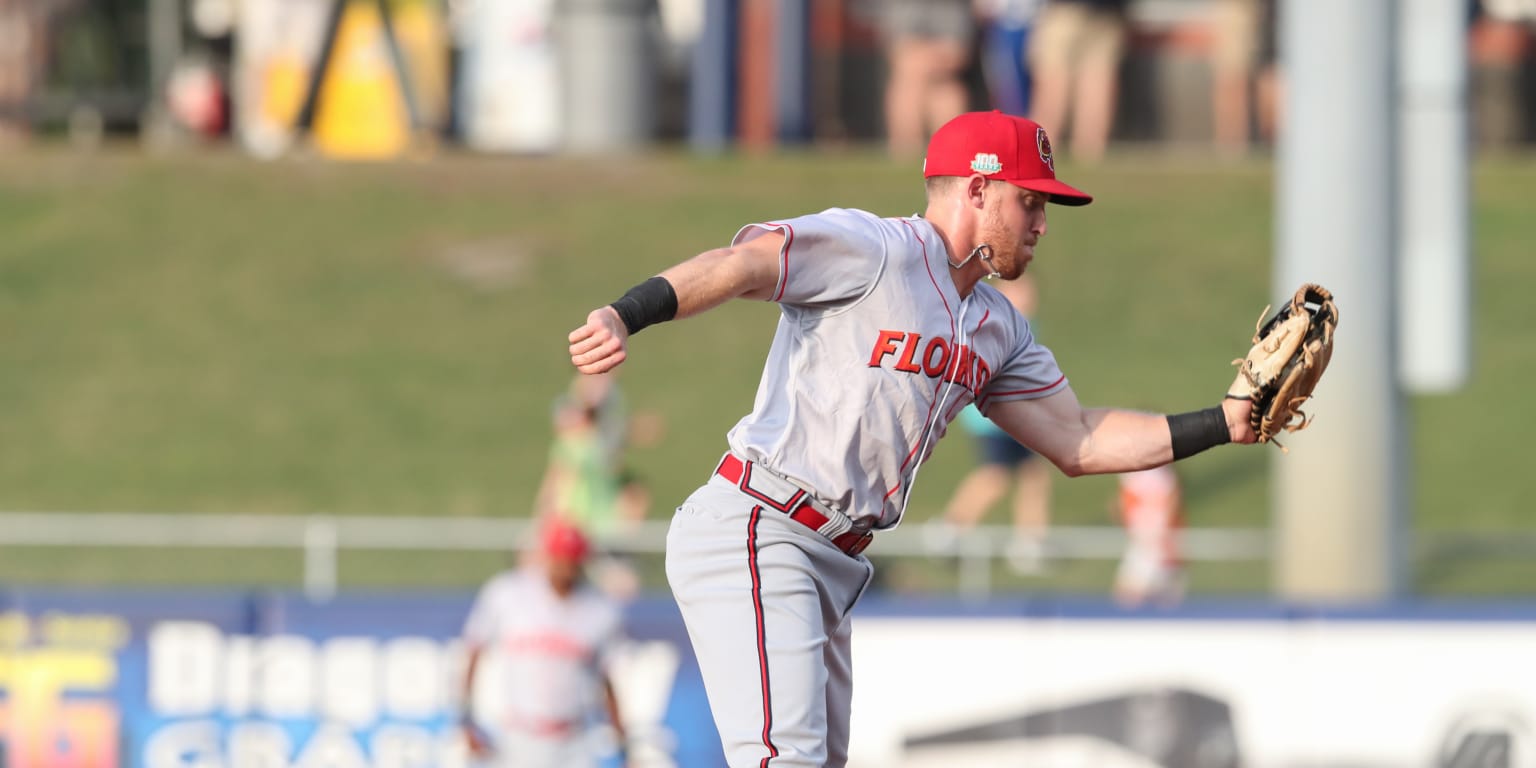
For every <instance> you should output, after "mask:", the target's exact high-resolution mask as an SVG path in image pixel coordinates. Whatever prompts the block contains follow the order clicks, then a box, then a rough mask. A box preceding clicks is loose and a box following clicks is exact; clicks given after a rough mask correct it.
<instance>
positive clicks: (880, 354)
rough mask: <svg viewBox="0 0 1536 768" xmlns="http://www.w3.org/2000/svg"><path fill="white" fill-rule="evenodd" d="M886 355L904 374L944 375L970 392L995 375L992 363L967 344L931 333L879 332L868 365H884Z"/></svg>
mask: <svg viewBox="0 0 1536 768" xmlns="http://www.w3.org/2000/svg"><path fill="white" fill-rule="evenodd" d="M887 358H890V359H892V360H893V361H894V362H893V364H892V365H891V369H892V370H896V371H900V372H901V373H913V374H916V373H921V374H923V375H924V376H927V377H929V378H931V379H936V378H939V377H940V375H941V374H942V376H943V380H944V381H949V382H953V383H955V384H958V385H960V386H962V387H965V388H966V389H969V390H970V391H971V392H973V393H974V392H979V391H981V389H982V388H983V387H985V386H986V385H987V381H988V380H990V379H991V378H992V366H990V365H988V364H987V361H986V360H985V359H983V358H982V356H981V355H979V354H977V353H976V351H975V350H974V349H971V347H970V346H969V345H966V344H952V343H950V340H949V339H946V338H944V337H943V336H929V337H927V338H926V339H924V337H923V335H922V334H921V333H915V332H911V331H886V330H882V331H880V335H879V337H878V338H876V339H875V348H874V350H873V351H871V352H870V354H869V367H871V368H882V367H885V363H886V360H887Z"/></svg>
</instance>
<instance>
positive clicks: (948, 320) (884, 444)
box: [728, 208, 1067, 528]
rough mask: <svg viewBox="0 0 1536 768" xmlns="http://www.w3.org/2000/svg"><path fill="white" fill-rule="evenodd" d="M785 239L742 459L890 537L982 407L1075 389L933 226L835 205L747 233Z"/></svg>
mask: <svg viewBox="0 0 1536 768" xmlns="http://www.w3.org/2000/svg"><path fill="white" fill-rule="evenodd" d="M773 231H778V232H782V233H783V235H784V246H783V248H782V250H781V252H780V256H779V258H780V275H779V283H778V285H777V287H776V288H775V290H774V294H773V297H772V300H773V301H776V302H778V303H779V305H780V307H781V308H782V316H781V317H780V319H779V326H778V330H777V332H776V334H775V335H774V339H773V346H772V348H771V350H770V351H769V353H768V362H767V365H766V366H765V367H764V370H763V378H762V383H761V384H760V385H759V386H758V390H757V398H756V402H755V403H754V404H753V407H752V413H750V414H748V415H747V416H746V417H745V418H743V419H742V420H741V421H740V422H739V423H738V424H737V425H736V427H735V428H734V429H732V430H731V432H730V435H729V438H728V440H729V442H730V446H731V448H732V449H733V450H734V451H736V453H737V454H739V455H741V456H742V457H743V458H746V459H750V460H752V461H756V462H758V463H761V464H762V465H764V466H766V467H768V468H769V469H772V470H774V471H776V472H778V473H779V474H781V475H783V476H785V477H787V478H789V479H791V480H793V481H795V482H796V483H797V484H798V485H800V486H801V487H803V488H805V489H807V490H809V491H810V492H811V493H812V494H814V495H816V496H817V497H818V498H819V499H820V500H821V501H823V502H825V503H826V504H827V505H829V506H831V507H832V508H834V509H837V510H839V511H842V512H844V513H846V514H847V515H848V516H849V517H851V518H854V519H859V518H865V517H869V518H873V519H874V520H873V522H874V525H875V527H876V528H890V527H893V526H895V525H896V524H897V522H898V521H899V520H900V518H901V514H902V512H903V511H904V509H905V507H906V498H907V496H908V495H909V492H910V489H911V486H912V483H913V481H914V480H915V479H916V477H917V470H918V468H919V466H921V464H922V462H923V461H925V460H926V459H927V457H928V454H929V453H930V452H932V450H933V447H934V444H935V443H937V442H938V440H939V438H940V437H943V435H944V432H945V430H946V429H947V428H948V425H949V422H950V421H952V420H953V419H954V418H955V417H956V416H957V415H958V414H959V413H960V411H961V409H963V408H964V407H965V406H966V405H967V404H968V403H970V402H972V401H973V400H974V401H976V403H977V407H978V408H980V409H981V411H982V413H986V412H987V411H988V409H989V408H990V407H991V405H992V404H993V403H996V402H1000V401H1004V400H1018V399H1025V398H1036V397H1044V396H1047V395H1051V394H1054V393H1056V392H1059V391H1061V390H1062V389H1063V388H1065V387H1066V385H1067V380H1066V377H1065V376H1063V375H1062V373H1061V370H1060V368H1058V367H1057V365H1056V358H1055V356H1054V355H1052V354H1051V351H1050V350H1049V349H1047V348H1045V347H1044V346H1042V345H1041V344H1039V343H1038V342H1037V341H1036V340H1035V338H1034V335H1033V334H1032V333H1031V332H1030V327H1029V322H1028V321H1027V320H1025V319H1024V317H1023V316H1021V315H1020V314H1019V313H1018V312H1017V311H1016V310H1015V309H1014V308H1013V305H1012V304H1010V303H1009V302H1008V300H1007V299H1006V298H1005V297H1004V296H1003V295H1002V294H1001V293H999V292H998V291H997V290H995V289H994V288H992V286H990V285H986V284H985V283H982V284H978V285H977V286H976V289H975V290H974V291H973V292H972V294H971V295H970V296H969V297H967V298H966V299H964V300H962V299H961V298H960V296H959V294H958V293H956V291H955V286H954V283H953V282H952V281H951V280H950V279H949V275H948V271H949V269H950V267H949V265H948V256H947V254H946V251H945V249H944V244H943V242H942V241H941V240H940V239H939V235H938V233H937V232H935V231H934V229H933V227H932V226H931V225H930V224H929V223H928V222H926V221H924V220H923V219H922V218H920V217H917V216H913V217H910V218H881V217H879V216H876V215H874V214H871V213H867V212H865V211H859V210H852V209H839V208H834V209H830V210H827V211H824V212H822V213H820V214H814V215H810V216H802V217H800V218H795V219H789V220H786V221H780V222H775V223H768V224H754V225H751V226H748V227H745V228H743V229H742V230H741V231H740V232H739V233H737V235H736V238H735V242H736V243H742V242H746V241H748V240H751V239H753V238H755V237H759V236H761V235H763V234H765V233H767V232H773Z"/></svg>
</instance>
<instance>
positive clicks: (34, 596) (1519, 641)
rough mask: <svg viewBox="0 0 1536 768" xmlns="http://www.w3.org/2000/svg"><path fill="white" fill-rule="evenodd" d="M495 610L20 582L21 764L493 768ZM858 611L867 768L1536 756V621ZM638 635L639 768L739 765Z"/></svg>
mask: <svg viewBox="0 0 1536 768" xmlns="http://www.w3.org/2000/svg"><path fill="white" fill-rule="evenodd" d="M471 598H472V594H470V593H468V592H464V593H458V592H441V593H404V594H402V593H392V594H372V595H364V594H348V595H343V596H341V597H338V598H336V599H333V600H330V601H327V602H324V603H312V602H309V601H307V600H305V599H304V598H303V597H301V596H298V595H295V594H289V593H266V592H240V591H196V592H192V591H188V592H164V591H156V592H138V591H118V590H107V589H103V590H84V591H57V590H17V589H12V590H7V591H0V765H3V766H5V768H120V767H121V768H226V767H227V768H428V767H433V768H437V767H441V768H457V767H458V766H469V765H472V762H471V761H470V760H469V757H468V755H467V754H466V750H465V747H464V744H463V740H462V735H461V733H460V731H459V726H458V723H459V718H460V702H461V701H462V700H463V696H464V693H463V691H462V685H461V682H460V681H461V680H462V679H463V665H464V654H463V652H462V648H461V646H460V643H459V641H458V639H457V636H458V633H459V631H460V627H461V624H462V623H463V620H464V616H465V614H466V612H467V611H468V609H469V605H470V601H471ZM855 621H856V628H855V630H854V653H853V656H854V659H855V671H854V678H855V680H856V681H857V682H856V684H855V694H854V702H853V724H852V725H853V728H852V731H853V742H852V745H851V753H852V756H851V760H850V765H851V766H855V767H856V768H857V767H862V766H870V767H872V766H909V767H913V768H923V767H925V766H934V767H939V766H942V768H955V767H956V766H1025V765H1049V766H1058V765H1092V766H1102V767H1106V768H1117V767H1118V766H1126V767H1127V768H1129V767H1131V766H1135V767H1136V768H1147V766H1168V767H1169V768H1207V767H1210V768H1218V767H1219V768H1236V767H1237V766H1248V767H1250V768H1253V767H1258V768H1263V767H1265V766H1323V765H1330V766H1331V765H1350V766H1383V767H1386V766H1405V765H1417V766H1443V767H1445V768H1455V767H1460V766H1509V767H1511V768H1515V767H1519V766H1533V765H1536V671H1533V670H1536V665H1532V664H1531V663H1530V660H1529V657H1530V655H1531V653H1532V652H1533V650H1536V607H1532V606H1510V605H1499V606H1489V605H1483V606H1466V605H1462V606H1430V605H1425V604H1413V605H1403V606H1393V607H1390V608H1378V609H1371V610H1361V611H1354V612H1347V611H1337V610H1304V609H1297V608H1287V607H1282V606H1275V605H1269V604H1261V603H1245V604H1221V605H1211V604H1200V603H1191V604H1189V605H1186V606H1185V607H1184V608H1180V609H1177V610H1148V611H1137V612H1124V611H1121V610H1120V609H1117V608H1115V607H1113V606H1111V605H1108V604H1105V603H1101V602H1082V603H1074V602H1071V601H1064V600H1036V601H1013V602H994V603H988V604H985V605H979V606H978V605H973V604H967V603H961V602H958V601H948V600H945V601H934V600H921V601H920V600H915V599H904V600H892V599H885V600H881V599H878V598H874V599H871V600H870V601H868V602H867V603H866V604H865V605H862V606H861V607H860V610H859V611H858V613H857V618H856V620H855ZM625 624H626V632H627V635H628V640H627V641H626V643H625V645H624V647H623V649H622V651H621V652H620V653H619V654H618V658H617V660H616V662H615V664H614V665H613V667H612V669H613V681H614V687H615V690H616V691H617V693H618V696H619V704H620V709H621V711H622V712H623V715H624V717H625V720H626V723H627V725H628V730H629V737H630V738H629V750H630V751H629V763H628V765H630V766H632V767H633V768H663V767H668V768H670V767H671V766H680V767H689V768H692V767H698V768H715V767H716V766H721V765H723V764H724V761H723V758H722V757H721V750H720V745H719V740H718V737H717V735H716V733H715V730H714V727H713V724H712V723H711V720H710V717H709V710H708V704H707V701H706V698H705V694H704V690H703V686H702V683H701V682H700V678H699V671H698V668H697V665H696V663H695V662H694V660H693V658H692V655H691V654H690V652H689V649H688V643H687V639H686V632H685V630H684V628H683V626H682V623H681V619H680V617H679V616H678V613H677V610H676V608H675V606H673V605H672V604H671V602H670V601H669V600H667V599H665V598H662V597H655V598H645V599H642V600H639V601H637V602H635V603H632V604H631V605H629V606H628V608H627V610H626V613H625ZM744 663H749V664H755V659H754V658H753V657H752V654H747V655H746V656H744ZM476 700H477V701H478V702H482V703H484V702H486V701H487V699H482V698H478V697H477V699H476ZM488 700H489V701H490V702H491V704H492V706H494V701H495V696H494V695H492V696H490V697H489V699H488ZM586 736H587V737H588V738H590V740H591V741H592V742H593V744H594V745H596V746H597V747H598V751H599V752H600V753H601V752H602V745H604V744H605V743H608V742H611V734H610V733H608V732H607V730H606V728H605V727H604V726H603V725H602V724H601V723H599V722H597V721H596V720H594V722H593V723H591V724H590V727H589V732H588V733H587V734H586ZM616 764H617V761H616V760H614V759H612V758H610V759H609V761H608V763H607V765H610V766H611V765H616Z"/></svg>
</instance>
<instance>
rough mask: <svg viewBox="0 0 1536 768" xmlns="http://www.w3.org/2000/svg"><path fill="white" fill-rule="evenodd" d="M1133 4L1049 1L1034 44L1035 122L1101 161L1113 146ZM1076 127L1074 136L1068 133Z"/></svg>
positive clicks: (1116, 0)
mask: <svg viewBox="0 0 1536 768" xmlns="http://www.w3.org/2000/svg"><path fill="white" fill-rule="evenodd" d="M1129 2H1130V0H1047V2H1046V5H1045V8H1044V10H1042V11H1041V12H1040V20H1039V23H1038V24H1037V25H1036V31H1035V34H1034V39H1033V41H1032V42H1031V44H1030V47H1029V53H1030V60H1029V64H1030V69H1031V70H1032V71H1033V72H1034V74H1035V89H1034V114H1033V117H1034V119H1035V122H1038V123H1040V124H1041V125H1042V126H1044V127H1045V130H1046V131H1047V132H1049V133H1050V134H1051V135H1053V136H1063V135H1067V136H1070V139H1069V141H1068V144H1067V147H1066V148H1067V150H1068V151H1069V152H1070V153H1071V154H1073V155H1075V156H1077V158H1078V159H1080V160H1085V161H1089V162H1092V161H1096V160H1098V159H1099V158H1101V157H1103V156H1104V150H1105V148H1106V147H1107V146H1108V145H1109V132H1110V129H1111V128H1112V127H1113V125H1114V118H1115V101H1116V99H1117V98H1118V97H1119V92H1118V89H1119V80H1120V71H1119V70H1120V59H1121V56H1123V55H1124V53H1125V37H1126V18H1125V12H1126V6H1127V5H1128V4H1129ZM1069 126H1070V129H1071V130H1070V133H1067V134H1063V132H1062V131H1063V129H1064V128H1067V127H1069Z"/></svg>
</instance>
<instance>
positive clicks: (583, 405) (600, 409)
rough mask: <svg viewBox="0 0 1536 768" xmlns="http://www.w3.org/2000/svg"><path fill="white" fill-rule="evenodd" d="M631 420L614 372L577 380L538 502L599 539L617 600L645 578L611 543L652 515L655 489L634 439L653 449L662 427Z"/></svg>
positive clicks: (562, 400) (601, 561)
mask: <svg viewBox="0 0 1536 768" xmlns="http://www.w3.org/2000/svg"><path fill="white" fill-rule="evenodd" d="M631 421H632V419H631V418H630V415H629V412H628V409H627V407H626V406H625V402H624V397H623V394H622V393H621V392H620V390H619V387H618V385H617V383H616V380H615V376H614V375H613V374H611V373H610V374H604V375H600V376H577V377H576V378H575V379H574V380H573V381H572V382H571V385H570V388H569V389H568V390H567V391H566V392H565V393H564V394H562V395H561V396H560V397H559V398H557V399H556V401H555V406H554V439H553V441H552V442H551V444H550V450H549V463H548V464H547V466H546V468H545V471H544V479H543V481H542V482H541V483H540V485H539V492H538V496H537V497H536V499H535V501H534V509H535V510H536V512H537V515H538V516H539V517H541V518H543V517H559V518H563V519H565V520H568V521H570V522H572V523H574V524H576V525H577V526H579V527H580V528H581V530H582V531H583V532H584V533H585V534H586V535H587V536H588V537H590V538H591V539H592V540H594V541H595V542H596V544H597V549H598V556H597V557H596V558H595V562H593V563H592V564H591V568H592V571H593V578H594V579H595V580H596V581H597V583H598V585H599V586H601V587H602V588H603V589H604V590H605V591H607V592H608V593H609V594H610V595H613V596H614V597H619V598H625V599H627V598H628V597H631V596H633V595H634V594H635V593H636V592H637V591H638V590H639V586H640V583H639V577H638V575H637V574H636V573H635V570H634V568H633V567H632V566H631V565H630V564H629V563H628V562H627V561H626V560H624V559H623V558H620V557H618V556H615V555H613V554H612V553H610V552H606V551H605V550H606V547H605V545H606V544H608V543H610V542H613V541H616V540H618V539H619V538H621V537H623V536H625V535H627V534H628V533H630V532H632V531H633V530H634V527H635V526H636V525H637V524H638V523H639V522H640V521H641V520H643V519H644V518H645V514H646V509H647V507H649V505H650V492H649V489H647V488H646V486H645V484H644V483H643V482H642V481H641V480H640V478H639V476H638V475H637V474H636V473H635V472H634V471H632V470H631V469H630V468H629V467H628V465H627V464H626V462H625V458H624V454H625V452H626V450H627V448H628V446H629V444H630V439H631V435H632V434H634V435H635V436H636V439H637V440H640V441H642V442H644V443H645V444H651V443H653V442H654V441H655V440H656V439H657V437H658V436H659V434H660V430H661V426H660V423H659V422H658V421H656V420H655V419H653V418H649V417H644V418H642V417H639V416H637V417H636V418H634V419H633V421H634V422H635V424H634V425H632V424H631ZM632 426H636V427H637V428H635V429H633V430H632V429H631V427H632Z"/></svg>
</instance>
